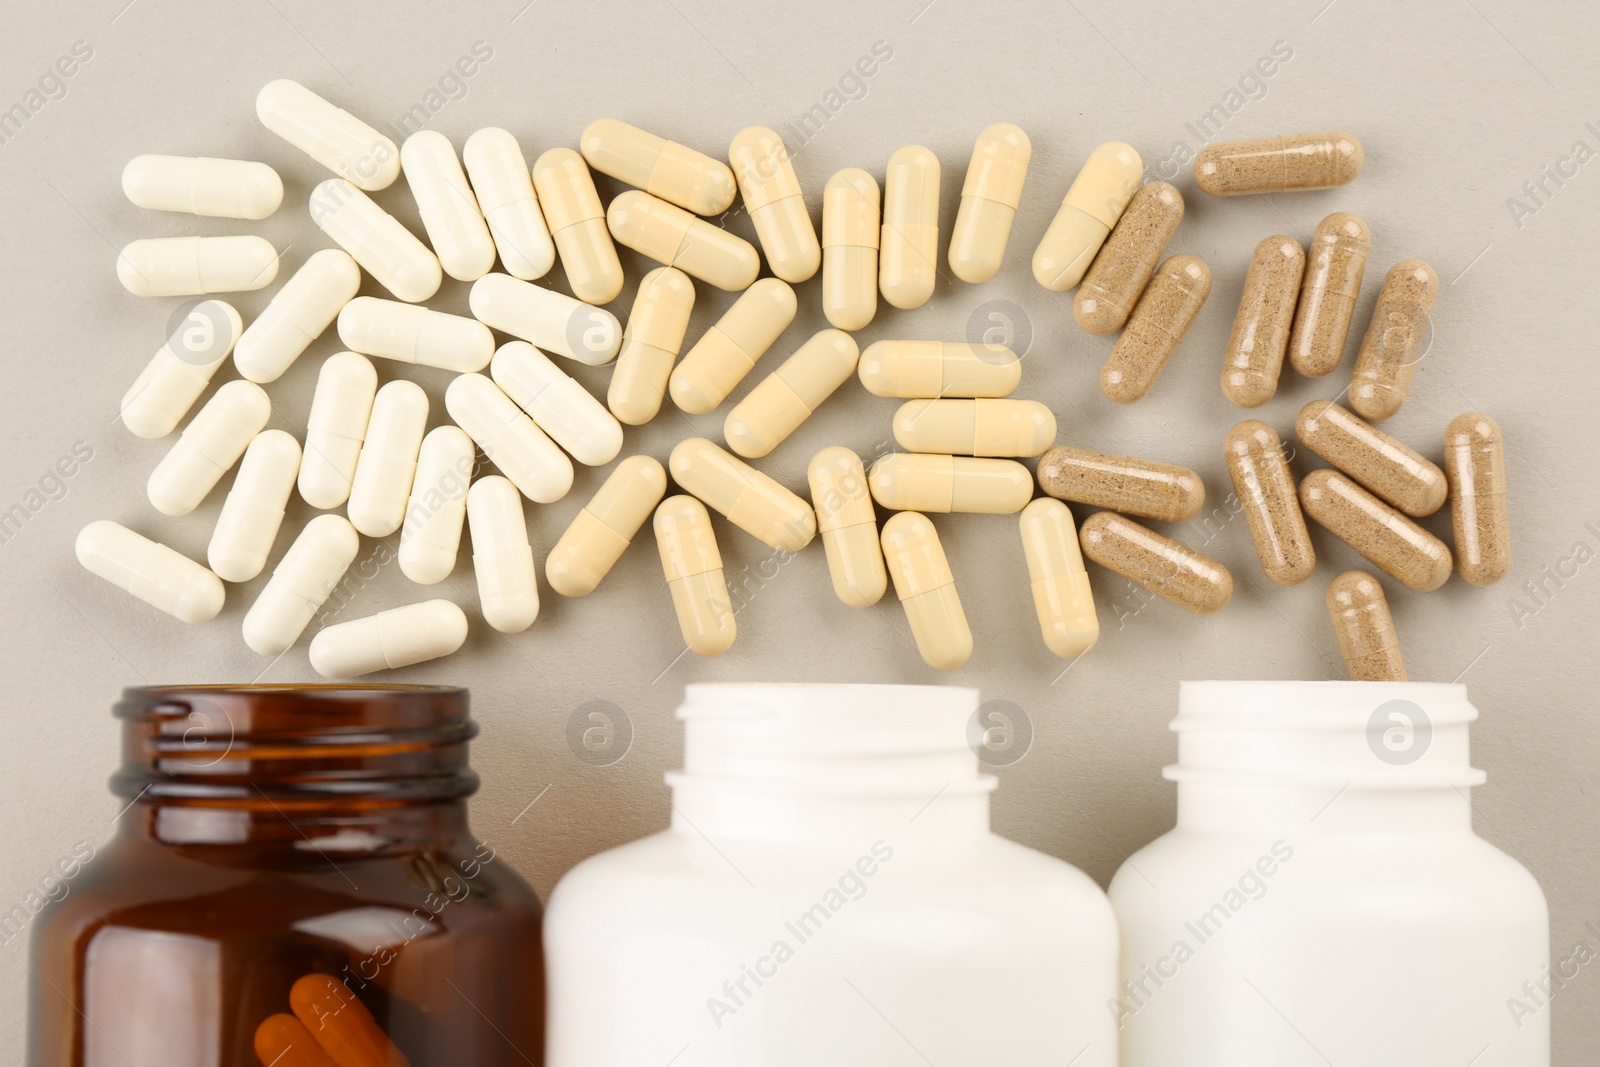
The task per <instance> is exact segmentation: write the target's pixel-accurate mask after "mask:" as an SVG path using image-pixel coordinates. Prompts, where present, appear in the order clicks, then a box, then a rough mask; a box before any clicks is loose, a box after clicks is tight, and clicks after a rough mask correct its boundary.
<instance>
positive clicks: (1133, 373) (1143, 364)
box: [1100, 253, 1211, 404]
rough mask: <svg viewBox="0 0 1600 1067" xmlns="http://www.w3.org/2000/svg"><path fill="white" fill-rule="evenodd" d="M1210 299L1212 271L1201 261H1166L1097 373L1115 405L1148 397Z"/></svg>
mask: <svg viewBox="0 0 1600 1067" xmlns="http://www.w3.org/2000/svg"><path fill="white" fill-rule="evenodd" d="M1210 295H1211V268H1210V267H1208V266H1206V263H1205V260H1203V259H1201V258H1200V257H1199V256H1191V255H1189V254H1187V253H1179V254H1178V255H1175V256H1171V257H1169V258H1168V259H1167V261H1166V262H1165V263H1163V264H1161V266H1160V268H1159V269H1157V271H1156V275H1155V277H1154V278H1152V279H1151V280H1150V285H1149V286H1148V287H1147V288H1146V289H1145V291H1144V295H1143V296H1141V297H1139V302H1138V303H1137V304H1135V305H1134V308H1133V314H1132V316H1130V317H1129V319H1128V326H1127V328H1126V329H1125V330H1123V331H1122V335H1121V336H1120V337H1118V338H1117V342H1116V344H1114V345H1112V346H1111V354H1110V355H1108V356H1107V357H1106V362H1105V366H1103V367H1101V369H1100V390H1101V391H1102V392H1103V393H1105V394H1106V396H1108V397H1110V398H1111V399H1112V400H1115V401H1116V402H1117V403H1119V404H1131V403H1133V402H1134V401H1136V400H1142V399H1144V398H1145V397H1146V396H1148V395H1149V393H1150V389H1151V388H1152V387H1153V386H1154V385H1155V384H1156V379H1157V378H1158V377H1160V376H1161V372H1162V370H1164V369H1165V368H1166V366H1167V361H1168V360H1169V359H1171V358H1172V353H1173V352H1174V351H1176V350H1177V347H1178V345H1179V344H1181V343H1182V342H1183V338H1184V335H1185V334H1187V333H1188V332H1189V326H1190V325H1191V324H1192V323H1193V322H1194V317H1195V316H1196V315H1198V314H1200V309H1201V308H1202V307H1204V306H1205V302H1206V297H1208V296H1210Z"/></svg>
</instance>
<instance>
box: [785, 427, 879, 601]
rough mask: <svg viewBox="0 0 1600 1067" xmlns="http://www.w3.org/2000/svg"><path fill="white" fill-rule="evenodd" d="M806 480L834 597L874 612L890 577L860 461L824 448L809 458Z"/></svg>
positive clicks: (848, 453)
mask: <svg viewBox="0 0 1600 1067" xmlns="http://www.w3.org/2000/svg"><path fill="white" fill-rule="evenodd" d="M806 480H807V481H808V482H809V483H810V485H811V502H812V505H813V506H814V507H815V508H816V512H817V532H818V533H819V534H820V535H821V537H822V547H823V549H824V550H825V551H826V553H827V556H828V574H829V575H830V576H831V577H832V579H833V592H834V595H835V596H837V597H838V598H839V599H840V601H842V602H843V603H845V604H848V605H849V606H851V607H853V608H867V607H871V606H872V605H873V604H876V603H877V602H878V601H879V600H881V599H883V594H884V591H885V590H886V589H887V588H888V587H889V574H888V572H887V571H885V570H884V567H883V549H882V546H881V544H880V543H879V540H878V517H877V513H876V512H875V511H873V509H872V494H871V492H870V490H869V489H868V488H867V471H866V468H865V467H863V466H862V465H861V457H860V456H858V455H856V454H855V453H854V452H852V451H850V450H849V449H848V448H843V447H840V446H838V445H834V446H832V447H830V448H824V449H823V450H822V451H821V452H818V453H817V454H816V455H815V456H813V457H811V463H810V464H809V465H808V466H807V467H806Z"/></svg>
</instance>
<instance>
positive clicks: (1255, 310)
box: [1222, 234, 1306, 408]
mask: <svg viewBox="0 0 1600 1067" xmlns="http://www.w3.org/2000/svg"><path fill="white" fill-rule="evenodd" d="M1305 272H1306V253H1305V249H1303V248H1301V247H1300V242H1299V241H1296V240H1295V239H1294V238H1293V237H1285V236H1283V235H1282V234H1274V235H1273V236H1271V237H1268V238H1267V239H1266V240H1264V241H1262V242H1261V243H1260V244H1258V245H1256V250H1255V253H1254V254H1253V255H1251V257H1250V271H1249V273H1248V274H1246V275H1245V276H1244V294H1243V295H1242V296H1240V297H1239V311H1238V314H1236V315H1235V316H1234V317H1233V333H1232V334H1231V335H1230V336H1229V337H1228V354H1227V362H1225V363H1224V364H1223V365H1222V395H1223V396H1225V397H1227V398H1228V399H1229V400H1230V401H1231V402H1232V403H1234V404H1236V405H1238V406H1239V407H1242V408H1254V407H1260V406H1261V405H1262V404H1265V403H1266V402H1267V401H1268V400H1271V399H1272V395H1273V394H1274V393H1276V392H1277V391H1278V375H1279V374H1280V373H1282V371H1283V357H1284V354H1285V353H1286V352H1287V351H1288V350H1289V327H1290V325H1291V324H1292V323H1293V322H1294V305H1295V302H1296V301H1297V300H1298V299H1299V298H1300V281H1301V279H1302V278H1304V277H1305Z"/></svg>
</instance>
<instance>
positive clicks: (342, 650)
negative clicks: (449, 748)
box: [309, 600, 467, 1064]
mask: <svg viewBox="0 0 1600 1067" xmlns="http://www.w3.org/2000/svg"><path fill="white" fill-rule="evenodd" d="M466 641H467V616H466V613H465V612H463V611H462V610H461V609H460V608H459V607H457V606H456V605H455V604H452V603H451V602H450V601H448V600H424V601H422V602H421V603H420V604H407V605H406V606H405V607H401V608H390V609H389V610H387V611H380V612H378V613H377V614H376V615H368V616H367V617H366V618H364V619H352V620H350V621H349V622H341V623H338V624H336V625H334V626H328V627H324V628H323V629H322V630H321V631H319V632H318V633H317V636H315V637H313V638H312V639H311V648H310V650H309V653H310V659H311V666H312V669H314V670H315V671H316V672H317V673H318V674H320V675H322V676H323V677H324V678H354V677H356V676H358V675H362V674H371V673H372V672H373V671H386V670H393V669H395V668H397V667H409V666H411V665H412V664H414V663H426V662H427V661H428V660H431V659H439V658H440V657H441V656H448V655H450V654H451V653H453V652H455V651H457V650H458V649H460V648H461V646H462V645H464V644H466ZM363 1062H364V1061H363ZM373 1062H374V1063H375V1064H376V1063H379V1062H386V1061H377V1060H375V1061H373Z"/></svg>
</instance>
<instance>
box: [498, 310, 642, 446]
mask: <svg viewBox="0 0 1600 1067" xmlns="http://www.w3.org/2000/svg"><path fill="white" fill-rule="evenodd" d="M489 375H490V377H492V378H493V379H494V384H496V385H498V386H499V387H500V389H501V390H502V391H503V392H504V393H505V394H506V395H507V396H509V397H510V398H511V399H512V400H514V401H516V403H517V406H518V407H519V408H521V409H522V410H523V411H526V412H527V413H528V417H529V418H530V419H532V420H533V421H534V424H535V425H537V426H538V427H539V429H541V430H543V431H544V432H545V433H547V434H549V435H550V437H551V438H552V439H553V440H554V441H555V443H556V444H558V445H560V446H561V447H562V448H564V449H566V450H567V452H568V453H569V454H570V455H571V456H572V458H573V459H575V460H577V461H578V462H579V463H582V464H584V465H585V466H589V467H603V466H605V465H606V464H607V463H610V462H611V461H612V460H614V459H616V458H617V453H618V452H621V451H622V426H621V425H620V424H619V423H618V422H617V420H616V419H614V418H612V417H611V412H609V411H607V410H606V408H605V405H604V404H602V403H600V401H598V400H596V399H595V398H594V397H593V396H591V395H590V394H589V390H587V389H585V388H584V387H583V386H581V385H579V384H578V383H577V381H575V380H574V379H573V378H572V377H571V376H570V375H568V374H567V373H566V372H565V371H563V370H562V369H561V368H560V367H558V366H556V365H555V363H553V362H552V361H551V359H550V357H549V356H547V355H545V354H544V353H543V352H541V351H539V350H538V349H537V348H534V347H533V346H532V345H530V344H529V343H528V342H526V341H508V342H506V343H505V344H503V345H501V346H500V349H499V351H497V352H495V354H494V361H493V362H492V363H491V364H490V365H489Z"/></svg>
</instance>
